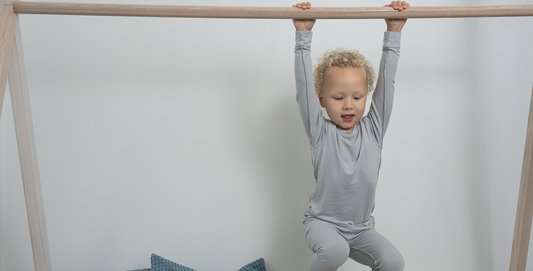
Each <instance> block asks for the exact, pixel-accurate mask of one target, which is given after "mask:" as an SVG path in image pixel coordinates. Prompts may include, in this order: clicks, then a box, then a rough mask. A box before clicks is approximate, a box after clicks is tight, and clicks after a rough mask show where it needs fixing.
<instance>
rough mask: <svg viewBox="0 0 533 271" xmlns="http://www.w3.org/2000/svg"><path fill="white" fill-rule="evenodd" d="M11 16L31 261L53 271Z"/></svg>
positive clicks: (14, 99) (12, 84)
mask: <svg viewBox="0 0 533 271" xmlns="http://www.w3.org/2000/svg"><path fill="white" fill-rule="evenodd" d="M12 16H13V17H14V18H15V25H16V27H15V44H14V46H13V48H12V51H11V52H12V54H13V55H12V56H11V61H10V65H9V90H10V93H11V104H12V106H13V118H14V121H15V132H16V137H17V146H18V152H19V160H20V168H21V171H22V183H23V186H24V197H25V199H26V212H27V215H28V224H29V228H30V238H31V245H32V251H33V264H34V266H35V270H36V271H52V264H51V259H50V249H49V246H48V234H47V231H46V221H45V217H44V207H43V197H42V192H41V180H40V176H39V166H38V164H37V153H36V147H35V136H34V133H33V121H32V115H31V108H30V99H29V92H28V83H27V80H26V71H25V66H24V56H23V53H22V41H21V38H20V25H19V20H18V16H17V15H15V14H12Z"/></svg>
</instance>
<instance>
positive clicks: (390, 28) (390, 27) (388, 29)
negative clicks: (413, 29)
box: [387, 25, 402, 32]
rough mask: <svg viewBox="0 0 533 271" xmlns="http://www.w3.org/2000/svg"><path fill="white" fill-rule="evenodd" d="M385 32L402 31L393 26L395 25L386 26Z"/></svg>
mask: <svg viewBox="0 0 533 271" xmlns="http://www.w3.org/2000/svg"><path fill="white" fill-rule="evenodd" d="M387 31H390V32H402V29H401V28H399V27H397V26H395V25H392V26H387Z"/></svg>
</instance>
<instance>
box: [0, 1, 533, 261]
mask: <svg viewBox="0 0 533 271" xmlns="http://www.w3.org/2000/svg"><path fill="white" fill-rule="evenodd" d="M17 14H56V15H91V16H137V17H188V18H254V19H383V18H391V19H393V18H463V17H511V16H533V5H513V6H472V7H411V8H409V9H408V10H404V11H402V12H397V11H392V10H391V9H390V8H316V7H314V8H313V9H311V10H305V11H303V10H298V9H295V8H270V7H220V6H219V7H207V6H154V5H116V4H79V3H47V2H25V1H24V2H21V1H17V0H14V1H12V0H0V16H1V17H0V118H1V113H2V105H3V102H4V96H5V88H6V81H9V89H10V93H11V102H12V106H13V117H14V121H15V131H16V137H17V146H18V152H19V159H20V167H21V171H22V182H23V185H24V196H25V200H26V211H27V215H28V224H29V228H30V237H31V243H32V251H33V260H34V265H35V270H38V271H51V270H52V265H51V259H50V249H49V245H48V236H47V230H46V220H45V217H44V207H43V199H42V192H41V183H40V177H39V167H38V163H37V154H36V146H35V136H34V132H33V121H32V115H31V108H30V99H29V91H28V85H27V80H26V71H25V67H24V55H23V52H22V43H21V39H20V35H21V34H20V26H19V21H18V15H17ZM530 106H531V107H530V112H529V121H528V128H527V136H526V145H525V151H524V161H523V167H522V177H521V182H520V190H519V197H518V207H517V215H516V222H515V232H514V238H513V246H512V252H511V254H512V255H511V263H510V268H509V270H510V271H525V268H526V264H527V252H528V247H529V238H530V233H531V224H532V218H533V94H532V97H531V105H530Z"/></svg>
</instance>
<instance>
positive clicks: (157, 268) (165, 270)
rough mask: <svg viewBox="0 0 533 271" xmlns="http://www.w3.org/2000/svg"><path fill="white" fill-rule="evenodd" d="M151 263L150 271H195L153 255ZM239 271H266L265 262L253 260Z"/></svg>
mask: <svg viewBox="0 0 533 271" xmlns="http://www.w3.org/2000/svg"><path fill="white" fill-rule="evenodd" d="M151 261H152V271H196V270H194V269H192V268H189V267H186V266H183V265H180V264H177V263H175V262H173V261H170V260H167V259H165V258H163V257H161V256H159V255H157V254H155V253H152V257H151ZM239 271H266V268H265V261H264V260H263V258H261V259H258V260H255V261H253V262H251V263H249V264H247V265H245V266H243V267H242V268H241V269H239Z"/></svg>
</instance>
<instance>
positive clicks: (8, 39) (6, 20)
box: [0, 5, 16, 119]
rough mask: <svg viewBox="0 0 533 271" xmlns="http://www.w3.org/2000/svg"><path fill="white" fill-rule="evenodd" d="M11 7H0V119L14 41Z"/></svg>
mask: <svg viewBox="0 0 533 271" xmlns="http://www.w3.org/2000/svg"><path fill="white" fill-rule="evenodd" d="M14 15H15V14H14V13H13V6H12V5H0V119H2V107H3V105H4V97H5V93H6V83H7V74H8V71H9V61H10V60H11V55H12V51H13V44H14V39H15V25H16V22H15V20H16V17H15V16H14Z"/></svg>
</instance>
